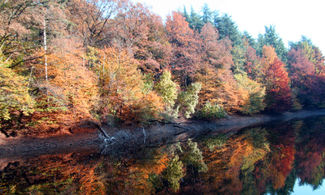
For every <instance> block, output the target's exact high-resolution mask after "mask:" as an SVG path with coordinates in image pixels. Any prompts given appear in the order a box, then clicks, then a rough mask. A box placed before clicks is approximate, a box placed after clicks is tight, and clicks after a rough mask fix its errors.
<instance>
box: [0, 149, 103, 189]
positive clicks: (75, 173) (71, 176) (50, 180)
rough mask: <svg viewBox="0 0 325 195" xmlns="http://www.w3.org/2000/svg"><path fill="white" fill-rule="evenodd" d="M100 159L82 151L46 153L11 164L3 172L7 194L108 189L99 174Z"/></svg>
mask: <svg viewBox="0 0 325 195" xmlns="http://www.w3.org/2000/svg"><path fill="white" fill-rule="evenodd" d="M97 166H98V162H96V161H94V160H92V159H87V160H86V161H85V159H83V158H82V156H79V155H78V154H72V153H71V154H64V155H63V154H61V155H46V156H42V157H39V158H36V159H30V160H25V161H18V162H15V163H9V164H8V166H7V167H6V168H5V169H4V170H2V171H1V172H0V175H1V182H0V186H2V187H3V186H6V188H4V190H5V191H4V194H7V193H8V194H10V193H11V194H27V193H36V192H37V193H39V194H57V193H59V192H60V193H66V194H71V193H80V194H82V193H84V194H87V193H88V194H89V193H93V194H94V193H95V192H97V193H98V194H101V192H104V189H105V188H104V185H103V183H102V182H101V181H100V179H99V178H98V177H97V174H98V173H96V168H97Z"/></svg>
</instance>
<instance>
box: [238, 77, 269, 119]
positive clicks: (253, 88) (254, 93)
mask: <svg viewBox="0 0 325 195" xmlns="http://www.w3.org/2000/svg"><path fill="white" fill-rule="evenodd" d="M234 77H235V79H236V80H237V83H238V85H239V86H240V87H242V88H244V89H245V90H247V91H248V94H249V99H248V102H247V103H246V104H245V105H244V106H243V109H242V113H244V114H255V113H258V112H260V111H261V110H264V108H265V103H264V97H265V88H264V87H262V85H261V84H260V83H258V82H256V81H253V80H251V79H250V78H248V77H247V75H246V74H236V75H234Z"/></svg>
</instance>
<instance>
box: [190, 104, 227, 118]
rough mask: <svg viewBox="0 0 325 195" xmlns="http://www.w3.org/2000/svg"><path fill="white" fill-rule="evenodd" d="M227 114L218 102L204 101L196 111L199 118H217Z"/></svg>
mask: <svg viewBox="0 0 325 195" xmlns="http://www.w3.org/2000/svg"><path fill="white" fill-rule="evenodd" d="M226 116H227V113H226V111H225V110H224V109H223V107H222V106H220V105H218V104H211V103H210V102H206V103H205V104H204V106H203V107H202V108H201V110H200V111H198V112H197V114H196V117H197V118H200V119H207V120H212V119H219V118H224V117H226Z"/></svg>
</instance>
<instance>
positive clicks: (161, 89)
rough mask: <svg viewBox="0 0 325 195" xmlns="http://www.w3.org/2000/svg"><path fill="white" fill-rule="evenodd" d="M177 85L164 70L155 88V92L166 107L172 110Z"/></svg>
mask: <svg viewBox="0 0 325 195" xmlns="http://www.w3.org/2000/svg"><path fill="white" fill-rule="evenodd" d="M177 87H178V86H177V84H176V83H175V82H173V81H172V75H171V73H170V71H168V70H165V71H164V72H163V74H162V75H161V76H160V80H159V82H158V83H157V84H156V86H155V90H156V91H157V93H158V94H159V95H160V96H161V97H162V99H163V101H164V102H165V104H166V106H167V107H170V108H173V107H174V104H175V100H176V99H177Z"/></svg>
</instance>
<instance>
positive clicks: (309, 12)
mask: <svg viewBox="0 0 325 195" xmlns="http://www.w3.org/2000/svg"><path fill="white" fill-rule="evenodd" d="M134 1H135V2H141V3H144V4H145V5H147V6H149V7H150V8H151V10H152V11H153V12H154V13H156V14H158V15H160V16H162V18H163V19H165V18H166V16H167V15H169V14H170V13H171V12H172V11H177V10H180V11H183V7H184V6H186V7H187V10H188V11H190V9H191V6H192V7H193V9H194V10H195V11H196V12H199V11H200V10H201V8H202V7H203V5H204V4H205V3H206V4H208V5H209V7H210V9H211V10H217V11H219V14H225V13H226V14H228V15H230V16H231V17H232V19H233V21H234V22H235V23H236V24H237V26H238V29H239V30H240V31H241V32H243V31H247V32H248V33H249V34H251V35H252V36H253V37H254V38H257V36H258V34H263V33H264V32H265V26H270V25H274V26H275V30H276V32H277V33H278V34H279V36H280V37H281V38H282V40H283V42H284V43H285V45H286V46H288V42H289V41H291V42H297V41H299V40H300V39H301V36H302V35H304V36H306V37H307V38H309V39H311V41H312V42H313V44H314V45H316V46H317V47H319V48H320V49H321V50H322V53H323V54H325V26H324V24H325V22H324V20H325V1H323V0H308V1H306V0H272V1H270V0H134Z"/></svg>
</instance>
